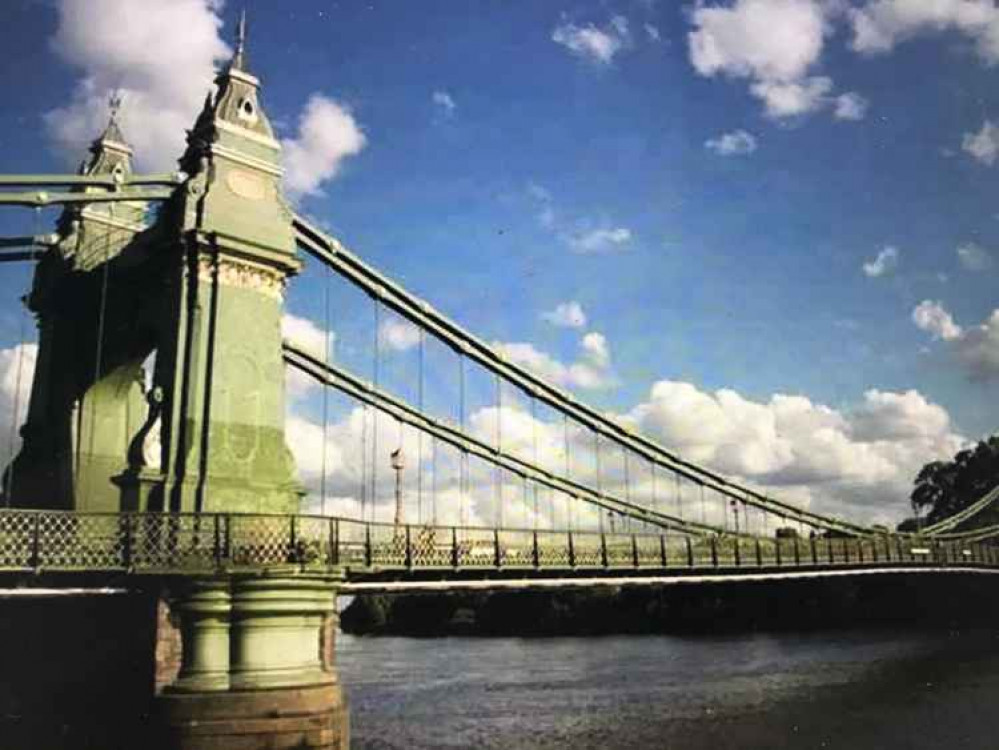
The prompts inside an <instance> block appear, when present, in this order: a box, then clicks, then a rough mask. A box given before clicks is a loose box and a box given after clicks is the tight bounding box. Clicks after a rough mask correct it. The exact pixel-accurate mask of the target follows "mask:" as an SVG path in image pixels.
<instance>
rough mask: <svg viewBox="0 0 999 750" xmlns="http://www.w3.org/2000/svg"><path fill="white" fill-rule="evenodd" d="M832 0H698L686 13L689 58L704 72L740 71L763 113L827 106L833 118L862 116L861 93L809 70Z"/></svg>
mask: <svg viewBox="0 0 999 750" xmlns="http://www.w3.org/2000/svg"><path fill="white" fill-rule="evenodd" d="M842 9H843V6H842V3H840V2H837V1H836V0H736V1H735V2H734V3H733V4H731V5H728V6H720V5H719V6H707V5H705V4H704V3H703V2H701V3H698V5H697V7H696V8H695V9H694V11H693V12H692V13H691V14H690V18H691V23H692V25H693V27H694V30H693V31H691V32H690V33H689V34H688V36H687V40H688V44H689V52H690V62H691V64H692V65H693V66H694V69H695V70H696V71H697V72H698V73H699V74H700V75H702V76H707V77H714V76H717V75H725V76H728V77H729V78H737V79H745V80H747V81H748V82H749V91H750V93H751V94H752V95H753V96H755V97H756V98H758V99H759V100H760V101H762V102H763V105H764V111H765V112H766V114H767V116H768V117H771V118H774V119H784V118H793V117H801V116H803V115H806V114H808V113H810V112H816V111H819V110H831V111H832V114H833V117H835V118H836V119H838V120H861V119H863V117H864V115H865V114H866V112H867V106H868V102H867V100H866V99H865V98H864V97H862V96H861V95H860V94H858V93H857V92H855V91H848V92H844V93H842V94H839V95H834V94H833V88H834V85H833V81H832V79H831V78H829V77H828V76H824V75H815V69H816V68H817V67H818V66H819V64H820V63H821V58H822V53H823V51H824V48H825V41H826V39H827V38H828V37H829V36H830V35H831V34H832V33H833V30H834V24H833V21H834V20H835V19H836V18H838V17H840V15H841V11H842Z"/></svg>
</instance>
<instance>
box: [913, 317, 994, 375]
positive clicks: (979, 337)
mask: <svg viewBox="0 0 999 750" xmlns="http://www.w3.org/2000/svg"><path fill="white" fill-rule="evenodd" d="M912 320H913V322H914V323H915V324H916V326H917V327H918V328H920V329H921V330H924V331H926V332H927V333H929V334H931V335H932V336H933V338H935V339H942V340H943V341H946V342H947V343H948V345H949V351H950V353H951V354H952V355H953V357H954V361H955V363H956V364H957V365H958V366H959V367H960V368H961V369H963V370H964V373H965V375H967V377H968V379H969V380H972V381H976V382H986V381H991V380H996V379H999V309H996V310H993V311H992V313H991V314H990V315H989V317H988V318H986V319H985V320H984V321H983V322H982V323H980V324H978V325H976V326H971V327H969V328H965V327H962V326H960V325H958V323H957V322H956V321H955V320H954V318H953V317H952V316H951V314H950V313H949V312H948V311H947V310H946V309H945V308H944V306H943V305H942V304H941V303H940V302H933V301H930V300H924V301H923V302H921V303H920V304H919V305H918V306H917V307H916V309H915V310H913V311H912Z"/></svg>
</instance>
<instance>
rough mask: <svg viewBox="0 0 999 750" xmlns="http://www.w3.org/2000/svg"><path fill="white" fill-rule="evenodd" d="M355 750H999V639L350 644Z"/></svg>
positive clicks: (983, 635)
mask: <svg viewBox="0 0 999 750" xmlns="http://www.w3.org/2000/svg"><path fill="white" fill-rule="evenodd" d="M337 652H338V653H337V655H338V659H339V670H340V675H341V678H342V680H343V683H344V686H345V687H346V689H347V691H348V694H349V697H350V701H351V728H352V736H353V742H352V745H351V746H352V748H354V750H395V749H397V748H398V750H403V748H405V750H415V749H418V748H484V749H489V748H514V749H516V750H533V749H539V750H540V749H541V748H545V750H549V749H551V750H554V749H555V748H572V749H573V750H596V748H601V749H606V748H613V749H621V750H624V749H629V748H635V749H636V750H637V749H638V748H669V749H671V750H672V749H676V750H700V749H701V748H703V749H704V750H708V748H710V749H711V750H724V749H725V748H767V750H784V749H785V748H787V749H788V750H790V749H791V748H794V750H804V749H807V748H849V749H850V750H858V749H859V750H863V749H866V748H876V749H878V750H903V749H904V750H920V749H922V748H927V749H929V748H934V749H936V748H945V749H946V750H957V749H959V748H961V749H963V748H976V749H978V748H983V749H984V748H989V750H994V749H995V748H999V630H996V631H989V632H984V631H975V632H962V633H941V632H936V633H926V632H922V633H920V632H913V633H905V632H893V631H887V630H883V631H871V632H857V631H852V632H845V633H844V632H838V633H828V632H827V633H818V634H815V633H812V634H805V635H802V634H790V635H789V634H777V635H773V634H768V635H738V636H721V637H719V636H712V637H674V636H620V637H616V636H615V637H600V638H551V639H516V638H495V639H484V638H478V639H476V638H440V639H426V640H422V639H411V638H370V637H369V638H359V637H352V636H347V635H344V636H341V637H340V640H339V643H338V647H337Z"/></svg>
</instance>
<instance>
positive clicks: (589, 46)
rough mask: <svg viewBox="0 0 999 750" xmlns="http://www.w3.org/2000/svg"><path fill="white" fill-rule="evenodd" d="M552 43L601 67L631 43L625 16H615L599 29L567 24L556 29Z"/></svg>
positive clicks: (588, 25)
mask: <svg viewBox="0 0 999 750" xmlns="http://www.w3.org/2000/svg"><path fill="white" fill-rule="evenodd" d="M552 41H553V42H555V43H556V44H561V45H562V46H563V47H565V48H566V49H568V50H569V51H570V52H572V53H573V54H574V55H577V56H579V57H582V58H584V59H587V60H590V61H591V62H595V63H598V64H600V65H607V64H609V63H610V62H611V61H612V60H613V59H614V56H615V55H617V54H618V53H619V52H621V51H622V50H624V49H626V48H627V47H628V46H629V45H630V43H631V33H630V31H629V29H628V21H627V19H626V18H624V16H614V17H613V18H612V19H611V20H610V21H609V22H608V23H607V24H606V25H604V26H603V27H600V28H598V27H597V26H594V25H593V24H592V23H591V24H587V25H586V26H577V25H576V24H574V23H570V22H568V21H567V22H565V23H561V24H559V25H558V26H556V27H555V30H554V31H553V32H552Z"/></svg>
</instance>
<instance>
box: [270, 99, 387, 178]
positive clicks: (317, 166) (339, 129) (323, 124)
mask: <svg viewBox="0 0 999 750" xmlns="http://www.w3.org/2000/svg"><path fill="white" fill-rule="evenodd" d="M366 143H367V138H366V137H365V135H364V133H363V132H362V131H361V128H360V126H359V125H358V124H357V121H356V120H355V119H354V116H353V114H351V112H350V110H349V109H348V108H347V107H345V106H344V105H342V104H339V103H337V102H335V101H334V100H332V99H330V98H329V97H327V96H324V95H322V94H313V95H312V96H311V97H309V101H308V102H307V103H306V105H305V109H304V110H303V111H302V114H301V116H300V117H299V121H298V133H297V135H296V136H295V137H294V138H289V139H286V140H284V141H282V143H281V145H282V146H283V147H284V167H285V176H284V182H285V187H286V188H287V189H288V193H289V194H290V195H292V196H294V197H299V196H304V195H321V194H322V190H321V186H322V184H323V183H324V182H327V181H328V180H331V179H333V178H334V177H336V175H337V173H338V172H339V171H340V167H341V165H342V163H343V161H344V159H346V158H347V157H350V156H354V155H355V154H358V153H360V151H361V149H363V148H364V146H365V144H366Z"/></svg>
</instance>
